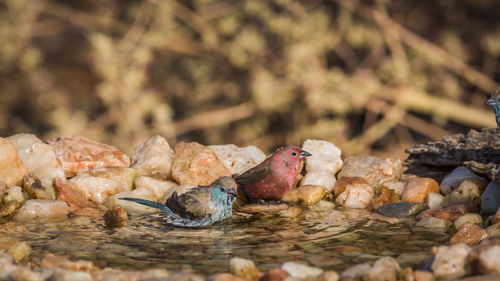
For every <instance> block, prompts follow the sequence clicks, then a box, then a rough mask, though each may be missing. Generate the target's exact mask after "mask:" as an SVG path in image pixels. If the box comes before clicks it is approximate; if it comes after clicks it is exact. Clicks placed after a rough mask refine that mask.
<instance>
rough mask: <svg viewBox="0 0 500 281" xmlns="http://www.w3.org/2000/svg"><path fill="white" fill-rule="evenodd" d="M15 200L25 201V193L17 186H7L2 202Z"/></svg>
mask: <svg viewBox="0 0 500 281" xmlns="http://www.w3.org/2000/svg"><path fill="white" fill-rule="evenodd" d="M14 200H15V201H17V202H19V203H23V202H24V201H26V195H25V193H24V192H23V189H22V188H21V187H19V186H11V187H9V188H7V190H6V191H5V192H4V194H3V199H2V201H3V203H4V204H7V203H9V202H10V201H14Z"/></svg>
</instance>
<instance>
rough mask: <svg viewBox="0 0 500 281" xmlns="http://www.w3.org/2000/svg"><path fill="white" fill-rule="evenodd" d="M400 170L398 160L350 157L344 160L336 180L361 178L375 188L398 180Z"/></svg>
mask: <svg viewBox="0 0 500 281" xmlns="http://www.w3.org/2000/svg"><path fill="white" fill-rule="evenodd" d="M402 168H403V167H402V164H401V160H400V159H394V158H379V157H374V156H350V157H347V159H346V160H345V162H344V167H343V168H342V170H341V171H340V173H339V174H338V178H339V179H340V178H342V177H361V178H363V179H364V180H365V181H366V182H367V183H368V184H369V185H370V186H375V185H377V184H382V183H384V182H388V181H396V180H398V179H399V177H400V176H401V170H402Z"/></svg>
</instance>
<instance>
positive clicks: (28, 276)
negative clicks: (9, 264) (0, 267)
mask: <svg viewBox="0 0 500 281" xmlns="http://www.w3.org/2000/svg"><path fill="white" fill-rule="evenodd" d="M9 280H12V281H43V277H42V275H41V274H40V273H38V272H36V271H32V270H30V269H28V268H26V267H22V266H18V267H17V268H16V269H15V270H14V271H13V272H12V273H11V274H10V276H9Z"/></svg>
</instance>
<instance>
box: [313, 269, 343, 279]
mask: <svg viewBox="0 0 500 281" xmlns="http://www.w3.org/2000/svg"><path fill="white" fill-rule="evenodd" d="M338 280H339V274H338V273H337V272H335V271H332V270H329V271H325V272H323V273H321V274H320V275H318V277H316V278H315V279H314V281H338Z"/></svg>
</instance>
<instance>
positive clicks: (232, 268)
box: [229, 257, 262, 280]
mask: <svg viewBox="0 0 500 281" xmlns="http://www.w3.org/2000/svg"><path fill="white" fill-rule="evenodd" d="M229 272H231V273H232V274H234V275H236V276H238V277H241V278H245V279H249V280H254V279H258V278H259V277H260V276H262V273H261V272H260V271H259V270H258V269H257V267H256V266H255V264H254V263H253V261H251V260H247V259H242V258H236V257H235V258H231V259H230V260H229Z"/></svg>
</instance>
